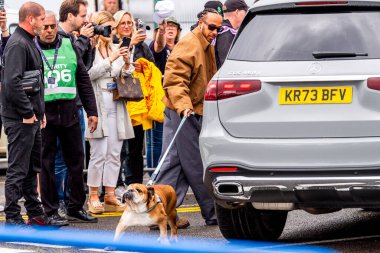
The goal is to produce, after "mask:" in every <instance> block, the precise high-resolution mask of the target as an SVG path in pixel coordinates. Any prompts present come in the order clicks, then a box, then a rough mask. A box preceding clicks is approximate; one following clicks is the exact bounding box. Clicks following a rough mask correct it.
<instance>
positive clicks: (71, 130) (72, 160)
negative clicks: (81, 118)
mask: <svg viewBox="0 0 380 253" xmlns="http://www.w3.org/2000/svg"><path fill="white" fill-rule="evenodd" d="M57 137H58V138H59V140H60V142H61V147H62V153H63V158H64V161H65V163H66V165H67V168H68V174H69V176H68V180H67V187H68V189H69V191H70V192H69V203H68V206H67V209H68V210H70V211H78V210H82V208H83V205H84V203H85V201H86V193H85V190H84V182H83V169H84V151H83V142H82V132H81V127H80V124H79V122H76V123H75V124H74V125H72V126H68V127H62V126H56V125H52V124H50V125H49V123H48V124H47V126H46V128H45V129H43V130H42V171H41V175H40V179H41V185H42V186H43V187H41V198H42V203H43V205H44V208H45V211H46V213H47V214H48V215H52V214H53V213H54V212H55V211H56V210H58V208H59V200H58V190H57V187H56V182H55V174H54V168H55V167H54V162H55V153H56V149H57Z"/></svg>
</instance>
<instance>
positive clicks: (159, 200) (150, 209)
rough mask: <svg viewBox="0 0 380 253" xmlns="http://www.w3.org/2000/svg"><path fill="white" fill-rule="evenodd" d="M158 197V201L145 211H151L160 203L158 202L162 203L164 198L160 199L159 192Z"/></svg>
mask: <svg viewBox="0 0 380 253" xmlns="http://www.w3.org/2000/svg"><path fill="white" fill-rule="evenodd" d="M156 199H157V201H156V203H154V205H153V206H151V207H150V208H149V209H148V210H146V211H145V212H143V213H150V212H151V211H153V209H154V208H155V207H156V206H157V205H158V203H162V200H161V199H160V196H158V195H157V194H156Z"/></svg>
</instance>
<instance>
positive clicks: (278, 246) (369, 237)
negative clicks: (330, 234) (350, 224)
mask: <svg viewBox="0 0 380 253" xmlns="http://www.w3.org/2000/svg"><path fill="white" fill-rule="evenodd" d="M374 238H380V235H368V236H358V237H349V238H342V239H332V240H321V241H310V242H299V243H288V244H280V245H272V246H263V247H259V248H260V249H271V248H282V247H291V246H302V245H314V244H326V243H336V242H347V241H356V240H366V239H374Z"/></svg>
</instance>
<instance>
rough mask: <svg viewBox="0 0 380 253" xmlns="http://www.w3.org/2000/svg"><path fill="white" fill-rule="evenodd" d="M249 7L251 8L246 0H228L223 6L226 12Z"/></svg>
mask: <svg viewBox="0 0 380 253" xmlns="http://www.w3.org/2000/svg"><path fill="white" fill-rule="evenodd" d="M248 9H249V7H248V5H247V4H246V3H245V1H244V0H227V1H226V2H225V3H224V6H223V11H224V12H231V11H236V10H245V11H247V10H248Z"/></svg>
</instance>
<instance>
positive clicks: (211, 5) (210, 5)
mask: <svg viewBox="0 0 380 253" xmlns="http://www.w3.org/2000/svg"><path fill="white" fill-rule="evenodd" d="M204 7H205V9H214V10H216V11H217V12H218V13H219V14H220V15H221V16H223V4H222V3H221V2H220V1H208V2H207V3H205V6H204Z"/></svg>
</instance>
